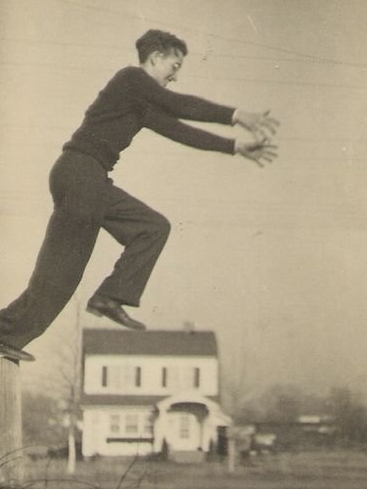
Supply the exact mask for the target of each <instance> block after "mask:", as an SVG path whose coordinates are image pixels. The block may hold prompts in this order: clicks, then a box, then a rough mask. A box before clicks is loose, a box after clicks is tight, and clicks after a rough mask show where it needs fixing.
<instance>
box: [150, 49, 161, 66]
mask: <svg viewBox="0 0 367 489" xmlns="http://www.w3.org/2000/svg"><path fill="white" fill-rule="evenodd" d="M159 58H162V53H161V52H160V51H153V52H151V53H150V55H149V62H150V64H151V65H152V66H154V65H156V64H157V61H158V59H159Z"/></svg>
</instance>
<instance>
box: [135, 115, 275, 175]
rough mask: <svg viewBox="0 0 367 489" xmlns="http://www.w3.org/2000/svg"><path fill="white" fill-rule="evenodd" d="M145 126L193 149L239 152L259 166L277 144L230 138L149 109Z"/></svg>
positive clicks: (267, 141) (272, 157)
mask: <svg viewBox="0 0 367 489" xmlns="http://www.w3.org/2000/svg"><path fill="white" fill-rule="evenodd" d="M144 126H145V127H147V128H149V129H152V130H153V131H155V132H157V133H158V134H161V135H162V136H165V137H167V138H169V139H172V140H173V141H176V142H178V143H182V144H185V145H187V146H191V147H193V148H198V149H204V150H209V151H218V152H222V153H227V154H232V155H233V154H239V155H241V156H243V157H245V158H247V159H249V160H252V161H254V162H255V163H256V164H257V165H259V166H260V167H263V166H264V163H266V162H267V163H271V162H272V160H273V159H274V158H276V157H277V154H276V153H275V151H276V149H277V146H275V145H273V144H271V143H270V142H269V140H268V139H267V138H264V139H263V140H261V141H258V140H255V141H250V142H248V141H243V140H242V139H241V138H236V139H229V138H224V137H222V136H218V135H216V134H213V133H210V132H208V131H203V130H202V129H198V128H196V127H192V126H189V125H188V124H185V123H183V122H181V121H179V120H177V119H175V118H173V117H168V116H167V115H166V114H164V113H161V112H157V111H153V110H151V109H149V110H148V111H147V113H146V116H145V123H144Z"/></svg>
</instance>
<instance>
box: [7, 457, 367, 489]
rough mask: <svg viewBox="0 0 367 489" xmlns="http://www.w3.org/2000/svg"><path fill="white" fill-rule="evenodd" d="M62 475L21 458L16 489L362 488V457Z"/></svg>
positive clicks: (144, 466)
mask: <svg viewBox="0 0 367 489" xmlns="http://www.w3.org/2000/svg"><path fill="white" fill-rule="evenodd" d="M65 471H66V461H64V460H38V461H31V460H29V459H27V460H26V462H25V467H24V472H25V477H24V484H23V486H22V489H92V488H93V489H127V488H129V489H133V488H141V489H243V488H246V489H366V488H367V454H366V453H364V452H356V451H355V452H354V451H349V452H348V451H336V452H308V453H307V452H305V453H278V454H269V455H264V456H258V457H252V458H250V459H249V460H247V461H246V462H245V463H244V464H240V463H237V464H236V467H235V471H234V472H233V473H229V472H228V467H227V465H226V463H225V461H224V462H208V463H204V464H200V465H199V464H198V465H177V464H174V463H170V462H158V461H149V460H146V459H136V460H131V459H120V458H106V459H102V458H101V459H98V460H96V461H93V462H78V463H77V467H76V473H75V475H73V476H67V475H65ZM9 487H10V486H9ZM0 489H2V488H1V486H0ZM4 489H5V486H4ZM6 489H7V488H6Z"/></svg>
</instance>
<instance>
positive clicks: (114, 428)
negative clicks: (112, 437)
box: [110, 414, 120, 433]
mask: <svg viewBox="0 0 367 489" xmlns="http://www.w3.org/2000/svg"><path fill="white" fill-rule="evenodd" d="M110 432H111V433H119V432H120V416H119V415H118V414H111V416H110Z"/></svg>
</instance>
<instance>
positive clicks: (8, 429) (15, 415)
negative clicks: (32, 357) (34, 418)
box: [0, 358, 24, 488]
mask: <svg viewBox="0 0 367 489" xmlns="http://www.w3.org/2000/svg"><path fill="white" fill-rule="evenodd" d="M21 448H22V417H21V387H20V371H19V364H18V363H17V362H14V361H12V360H8V359H6V358H0V488H2V487H8V486H9V487H17V486H19V487H20V486H21V483H22V478H23V463H22V459H23V456H24V454H23V453H22V451H21Z"/></svg>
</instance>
